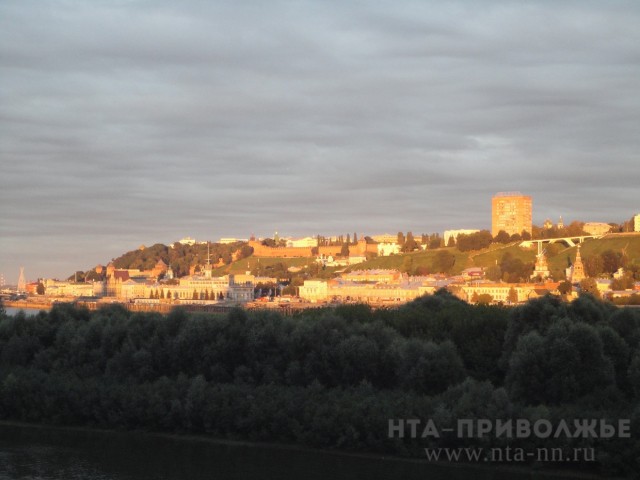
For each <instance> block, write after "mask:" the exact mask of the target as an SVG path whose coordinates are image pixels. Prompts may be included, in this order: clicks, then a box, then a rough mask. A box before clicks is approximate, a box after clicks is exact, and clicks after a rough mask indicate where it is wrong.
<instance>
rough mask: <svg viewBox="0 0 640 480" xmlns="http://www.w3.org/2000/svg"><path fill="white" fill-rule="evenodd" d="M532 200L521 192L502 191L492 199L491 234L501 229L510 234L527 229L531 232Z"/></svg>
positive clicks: (494, 234)
mask: <svg viewBox="0 0 640 480" xmlns="http://www.w3.org/2000/svg"><path fill="white" fill-rule="evenodd" d="M531 212H532V201H531V197H530V196H529V195H523V194H522V193H520V192H500V193H496V194H495V195H494V196H493V198H492V199H491V235H493V236H494V237H495V236H496V235H497V234H498V232H499V231H500V230H504V231H505V232H507V233H508V234H509V235H513V234H514V233H518V234H520V233H522V231H523V230H524V231H526V232H529V233H531V230H532V228H531V225H532V220H531Z"/></svg>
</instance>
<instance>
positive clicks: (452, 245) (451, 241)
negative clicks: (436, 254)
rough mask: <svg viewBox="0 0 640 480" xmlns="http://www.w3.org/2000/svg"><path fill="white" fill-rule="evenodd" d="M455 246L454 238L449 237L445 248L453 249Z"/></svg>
mask: <svg viewBox="0 0 640 480" xmlns="http://www.w3.org/2000/svg"><path fill="white" fill-rule="evenodd" d="M455 246H456V237H454V236H453V235H451V236H450V237H449V241H448V242H447V247H455Z"/></svg>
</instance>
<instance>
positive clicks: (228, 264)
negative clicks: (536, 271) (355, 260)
mask: <svg viewBox="0 0 640 480" xmlns="http://www.w3.org/2000/svg"><path fill="white" fill-rule="evenodd" d="M544 248H545V250H546V254H547V259H548V263H549V268H550V270H551V272H552V275H553V277H554V278H555V279H562V278H563V276H564V270H565V268H567V266H569V265H570V264H571V263H572V262H573V261H574V260H575V257H576V250H577V248H576V247H567V246H566V245H565V244H563V243H555V244H550V245H549V244H546V245H545V247H544ZM607 251H611V252H615V253H617V254H621V255H625V258H626V260H627V265H628V266H630V267H631V268H633V269H636V268H638V267H640V234H637V235H633V234H617V235H609V236H607V237H604V238H601V239H589V240H587V241H585V242H584V243H583V244H582V246H581V252H582V258H583V260H588V259H589V258H590V257H592V256H597V255H602V254H603V253H605V252H607ZM249 253H250V250H248V251H247V250H246V244H244V243H235V244H232V245H220V244H210V245H209V254H210V257H211V260H212V262H213V263H215V262H217V261H218V260H219V259H223V261H224V263H225V265H224V266H221V267H219V268H217V269H215V270H214V274H215V275H226V274H229V273H231V274H240V273H245V272H247V271H250V272H251V273H253V274H255V275H260V276H271V277H278V278H283V277H287V276H291V275H290V273H289V272H287V269H288V268H289V267H298V268H301V269H303V272H305V273H306V275H304V276H306V277H307V278H308V277H322V278H329V277H331V276H333V275H334V274H335V272H336V271H342V270H345V267H334V268H325V269H321V268H319V267H318V265H317V264H316V263H315V259H313V258H265V257H255V256H254V255H249ZM536 253H537V247H533V248H529V249H525V248H521V247H520V246H519V242H515V243H510V244H506V245H503V244H499V243H494V244H492V245H490V246H489V247H488V248H486V249H483V250H479V251H471V252H461V251H460V250H458V249H457V248H456V247H447V248H438V249H434V250H427V251H420V252H413V253H406V254H400V255H392V256H388V257H374V258H372V259H370V260H368V261H366V262H364V263H360V264H357V265H352V266H350V267H346V270H348V271H351V270H361V269H397V270H401V271H408V272H411V273H412V274H426V273H438V272H441V271H446V272H448V273H450V274H453V275H456V274H459V273H460V272H462V270H464V269H465V268H469V267H484V268H489V267H491V266H495V265H499V264H500V263H501V261H502V260H503V257H504V256H505V255H506V254H508V255H510V257H511V258H512V259H517V260H519V261H521V262H522V263H524V264H526V265H532V264H533V263H534V262H535V258H536ZM232 255H237V256H240V257H241V259H239V260H236V261H233V262H232V261H231V259H232V258H231V257H232ZM206 258H207V245H206V244H203V245H193V246H188V245H180V244H174V245H173V246H166V245H162V244H157V245H153V246H152V247H148V248H144V247H142V248H139V249H137V250H132V251H130V252H127V253H125V254H123V255H122V256H120V257H118V258H117V259H114V264H115V265H116V267H118V268H139V269H151V268H153V266H154V265H155V263H156V262H157V261H158V260H159V259H162V260H163V261H164V262H165V263H167V264H168V265H171V267H172V268H173V269H174V272H175V273H176V275H178V276H182V275H187V274H188V272H189V267H190V266H191V265H193V264H196V263H200V264H203V263H205V262H206ZM442 265H446V266H447V268H446V269H445V268H444V267H443V266H442ZM79 273H81V274H83V272H79ZM90 274H95V272H94V271H88V272H86V276H87V278H90ZM83 275H84V274H83ZM81 276H82V275H81ZM79 278H80V277H79Z"/></svg>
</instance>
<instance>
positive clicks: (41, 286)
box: [36, 282, 45, 295]
mask: <svg viewBox="0 0 640 480" xmlns="http://www.w3.org/2000/svg"><path fill="white" fill-rule="evenodd" d="M44 290H45V289H44V284H43V283H42V282H38V286H37V287H36V293H37V294H38V295H44Z"/></svg>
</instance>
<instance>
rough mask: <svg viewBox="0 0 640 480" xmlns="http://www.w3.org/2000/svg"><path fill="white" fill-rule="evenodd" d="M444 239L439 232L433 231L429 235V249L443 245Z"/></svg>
mask: <svg viewBox="0 0 640 480" xmlns="http://www.w3.org/2000/svg"><path fill="white" fill-rule="evenodd" d="M442 242H443V240H442V238H441V237H440V234H439V233H433V234H431V235H430V236H429V249H430V250H434V249H436V248H440V247H443V246H444V244H443V243H442Z"/></svg>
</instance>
